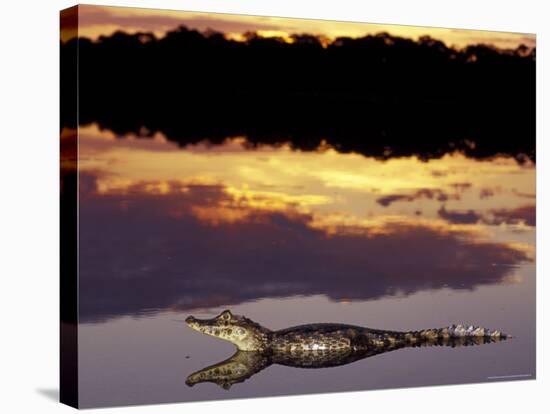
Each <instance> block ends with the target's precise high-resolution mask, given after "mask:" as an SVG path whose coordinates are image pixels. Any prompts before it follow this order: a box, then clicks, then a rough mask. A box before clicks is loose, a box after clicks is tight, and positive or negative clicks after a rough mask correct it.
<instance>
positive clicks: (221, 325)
mask: <svg viewBox="0 0 550 414" xmlns="http://www.w3.org/2000/svg"><path fill="white" fill-rule="evenodd" d="M185 322H186V323H187V325H189V327H191V328H193V329H194V330H196V331H199V332H202V333H203V334H206V335H210V336H213V337H215V338H219V339H223V340H226V341H229V342H231V343H232V344H234V345H235V346H236V347H237V348H238V349H239V350H240V351H263V350H264V349H265V348H266V347H267V345H268V334H269V332H270V331H269V329H266V328H264V327H263V326H261V325H260V324H258V323H256V322H254V321H251V320H250V319H248V318H245V317H244V316H240V315H233V314H232V313H231V311H229V310H225V311H223V312H222V313H220V314H219V315H218V316H216V317H214V318H212V319H197V318H195V317H193V316H189V317H188V318H187V319H186V320H185Z"/></svg>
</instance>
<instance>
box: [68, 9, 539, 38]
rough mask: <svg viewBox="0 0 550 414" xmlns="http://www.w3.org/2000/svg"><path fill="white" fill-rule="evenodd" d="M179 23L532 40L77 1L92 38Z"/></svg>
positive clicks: (83, 32)
mask: <svg viewBox="0 0 550 414" xmlns="http://www.w3.org/2000/svg"><path fill="white" fill-rule="evenodd" d="M179 25H185V26H187V27H188V28H191V29H197V30H199V31H205V30H207V29H212V30H215V31H220V32H223V33H225V34H226V35H227V36H228V37H231V38H234V39H237V40H238V39H240V38H241V35H242V34H243V33H245V32H247V31H254V32H257V33H259V34H261V35H263V36H281V37H288V36H289V35H292V34H295V33H308V34H316V35H321V36H324V37H326V38H329V39H333V38H336V37H339V36H350V37H361V36H364V35H368V34H376V33H380V32H388V33H389V34H391V35H394V36H402V37H408V38H413V39H418V38H419V37H420V36H424V35H429V36H431V37H433V38H436V39H439V40H442V41H443V42H445V44H447V45H448V46H456V47H464V46H466V45H468V44H477V43H485V44H492V45H495V46H497V47H500V48H516V47H517V46H518V45H520V44H524V45H526V46H529V47H534V46H535V38H536V37H535V35H533V34H524V33H507V32H491V31H479V30H460V29H445V28H432V27H419V26H403V25H384V24H368V23H350V22H336V21H328V20H309V19H295V18H280V17H262V16H245V15H232V14H217V13H198V12H184V11H173V10H160V9H140V8H126V7H108V6H90V5H81V6H79V34H80V36H82V37H90V38H93V39H96V38H98V37H99V36H101V35H110V34H112V33H113V32H115V31H117V30H122V31H125V32H128V33H135V32H138V31H147V32H153V33H155V34H156V35H157V36H163V35H164V34H165V33H166V32H167V31H169V30H172V29H174V28H176V27H178V26H179ZM72 36H74V32H69V31H65V32H64V33H63V35H62V37H63V39H62V40H68V39H69V38H70V37H72Z"/></svg>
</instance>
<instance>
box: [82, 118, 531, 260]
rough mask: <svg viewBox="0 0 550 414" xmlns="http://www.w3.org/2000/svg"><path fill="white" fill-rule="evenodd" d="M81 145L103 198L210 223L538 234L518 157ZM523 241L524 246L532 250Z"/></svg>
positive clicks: (98, 136)
mask: <svg viewBox="0 0 550 414" xmlns="http://www.w3.org/2000/svg"><path fill="white" fill-rule="evenodd" d="M79 142H80V157H81V158H80V159H81V161H80V171H81V173H82V174H86V173H89V174H91V175H94V177H95V193H94V194H96V195H95V196H105V197H108V196H109V195H127V196H128V199H129V200H131V199H132V197H133V196H140V195H150V196H156V197H161V198H160V199H159V200H161V201H162V197H166V202H165V204H166V211H167V213H168V214H170V215H171V216H173V217H183V216H185V215H191V216H193V217H195V218H196V219H198V220H200V221H201V222H203V223H204V224H206V225H212V226H219V225H238V224H241V223H246V222H250V221H258V220H262V217H263V216H262V214H273V213H280V214H284V215H285V216H287V217H292V216H293V215H294V216H296V215H300V217H302V218H303V219H304V220H306V222H307V226H308V227H309V228H311V229H313V230H319V231H322V232H324V233H325V234H326V235H327V236H328V237H330V236H331V235H336V234H357V235H370V236H373V235H383V234H391V232H393V231H395V229H396V228H398V227H399V226H401V227H400V228H401V229H402V228H403V226H405V227H407V228H412V227H414V226H421V227H422V228H424V229H430V231H433V232H436V233H438V234H445V233H449V234H454V235H459V236H460V235H462V236H464V237H468V238H469V239H478V238H479V239H493V238H501V239H502V240H503V241H504V240H505V241H506V242H512V241H513V240H508V239H507V238H509V237H510V235H511V234H516V235H518V234H521V233H525V232H527V233H529V232H532V231H533V230H534V227H533V226H532V224H531V223H530V219H531V214H533V219H534V204H533V203H532V202H531V201H530V198H529V197H530V195H531V194H534V193H535V179H534V177H535V168H534V165H533V164H529V163H527V164H523V165H521V164H518V163H517V162H516V161H515V160H513V159H512V158H506V157H497V158H495V159H491V160H475V159H470V158H467V157H466V156H465V155H463V154H460V153H454V154H447V155H445V156H443V157H441V158H440V159H434V160H430V161H428V162H425V161H421V160H419V159H418V158H416V157H404V158H394V159H389V160H386V161H381V160H376V159H374V158H369V157H365V156H364V155H360V154H354V153H349V154H342V153H338V152H337V151H335V150H334V149H332V148H329V147H327V146H326V145H324V146H323V148H322V149H320V150H318V151H308V152H303V151H296V150H293V149H291V148H290V146H289V145H281V146H277V147H270V146H259V147H257V148H255V149H250V148H248V147H247V145H246V140H245V139H244V138H242V137H234V138H230V139H227V140H226V141H225V142H224V143H223V144H221V145H210V144H206V143H204V144H203V143H199V144H194V145H188V146H186V147H185V148H183V149H182V148H178V147H177V146H176V145H175V144H173V143H171V142H169V141H168V140H167V139H166V138H165V137H164V136H163V135H162V134H157V135H155V136H154V137H153V138H137V137H135V136H131V135H130V136H126V137H116V136H115V135H114V134H113V133H111V132H107V131H100V130H99V129H98V128H97V127H96V126H94V125H92V126H88V127H85V128H81V129H80V131H79ZM84 196H85V195H84ZM92 196H94V195H92ZM503 206H505V207H506V209H505V210H502V208H503ZM127 207H128V208H131V203H130V204H129V205H128V206H127ZM514 237H515V236H514ZM514 237H512V239H513V238H514ZM522 243H523V242H519V244H518V245H517V246H516V247H518V248H521V249H524V250H525V249H526V247H525V245H524V244H522ZM520 245H521V246H520Z"/></svg>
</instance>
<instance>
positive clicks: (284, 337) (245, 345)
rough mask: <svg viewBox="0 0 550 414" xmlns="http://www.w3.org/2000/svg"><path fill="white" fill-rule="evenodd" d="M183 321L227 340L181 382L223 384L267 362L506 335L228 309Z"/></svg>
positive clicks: (314, 361)
mask: <svg viewBox="0 0 550 414" xmlns="http://www.w3.org/2000/svg"><path fill="white" fill-rule="evenodd" d="M186 323H187V324H188V325H189V326H190V327H191V328H193V329H195V330H197V331H199V332H202V333H204V334H206V335H210V336H214V337H217V338H220V339H223V340H226V341H229V342H231V343H233V344H234V345H235V346H236V347H237V349H238V351H237V352H236V353H235V354H234V355H233V356H231V357H230V358H228V359H226V360H225V361H222V362H220V363H217V364H214V365H212V366H209V367H206V368H204V369H202V370H200V371H197V372H195V373H193V374H191V375H189V377H188V378H187V381H186V384H187V385H189V386H193V385H195V384H197V383H200V382H213V383H216V384H218V385H220V386H221V387H222V388H225V389H229V388H230V387H231V386H232V385H233V384H236V383H240V382H243V381H245V380H247V379H248V378H250V377H251V376H253V375H254V374H256V373H258V372H260V371H261V370H263V369H265V368H267V367H268V366H270V365H272V364H280V365H286V366H290V367H296V368H329V367H336V366H340V365H346V364H349V363H352V362H355V361H358V360H361V359H365V358H368V357H371V356H374V355H378V354H382V353H385V352H390V351H395V350H397V349H401V348H406V347H425V346H451V347H456V346H471V345H481V344H486V343H491V342H497V341H500V340H505V339H507V338H508V337H509V335H506V334H503V333H501V332H499V331H496V330H489V329H485V328H482V327H475V326H469V327H467V328H466V327H463V326H462V325H451V326H449V327H445V328H436V329H423V330H420V331H404V332H399V331H386V330H380V329H370V328H365V327H360V326H354V325H345V324H334V323H315V324H308V325H300V326H295V327H291V328H286V329H282V330H278V331H271V330H269V329H267V328H265V327H263V326H261V325H260V324H258V323H256V322H254V321H252V320H250V319H248V318H246V317H244V316H240V315H233V314H232V313H231V312H230V311H229V310H226V311H224V312H222V313H221V314H220V315H218V316H216V317H214V318H212V319H206V320H201V319H196V318H194V317H192V316H190V317H188V318H187V319H186Z"/></svg>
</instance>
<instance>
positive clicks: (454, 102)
mask: <svg viewBox="0 0 550 414" xmlns="http://www.w3.org/2000/svg"><path fill="white" fill-rule="evenodd" d="M245 38H246V40H245V41H234V40H229V39H227V38H226V37H225V36H224V35H223V34H221V33H217V32H205V33H200V32H198V31H195V30H189V29H187V28H186V27H183V26H181V27H179V28H178V29H176V30H174V31H171V32H168V33H167V34H166V35H165V36H163V37H161V38H157V37H155V36H154V35H153V34H150V33H138V34H127V33H123V32H117V33H114V34H113V35H111V36H108V37H100V38H99V39H98V40H96V41H92V40H90V39H87V38H79V39H76V38H75V39H72V40H70V41H68V42H66V43H62V45H61V65H62V71H64V72H63V73H64V74H65V77H64V79H63V80H62V88H61V94H62V95H61V98H62V125H63V126H69V127H74V126H75V125H73V124H72V122H71V121H72V120H74V119H76V117H75V116H74V111H75V110H76V105H74V103H75V102H76V101H75V98H74V97H75V96H76V84H77V83H76V82H75V81H74V79H76V71H77V70H78V94H79V118H78V119H79V123H80V124H81V125H84V124H88V123H91V122H97V123H98V124H99V125H100V127H103V128H108V129H111V130H112V131H114V132H115V133H118V134H125V133H130V132H132V133H137V134H138V135H142V136H144V137H145V136H151V135H152V134H153V133H155V132H156V131H160V132H162V133H164V134H165V135H166V136H167V137H168V139H170V140H172V141H175V142H177V143H179V144H180V145H182V146H185V145H187V144H189V143H197V142H199V141H204V140H207V141H209V142H211V143H214V144H216V143H221V142H223V141H224V140H225V139H226V138H227V137H230V136H235V135H243V136H245V137H247V139H248V141H249V143H250V144H251V145H252V146H254V145H259V144H271V145H277V144H281V143H285V142H289V143H291V145H292V146H293V148H296V149H300V150H313V149H316V148H318V147H319V145H320V143H321V142H322V141H326V142H327V143H328V144H329V145H331V146H332V147H334V148H335V149H336V150H338V151H340V152H357V153H362V154H364V155H366V156H372V157H376V158H381V159H386V158H391V157H397V156H410V155H417V156H418V157H420V158H421V159H431V158H435V157H440V156H442V155H444V154H446V153H448V152H452V151H456V150H460V151H463V152H464V153H465V154H467V155H468V156H471V157H476V158H486V157H493V156H496V155H500V154H504V155H509V156H513V157H515V158H516V159H517V160H518V161H520V162H522V161H524V160H526V159H527V158H529V159H531V160H533V161H534V160H535V50H534V49H529V48H527V47H525V46H519V47H518V48H516V49H514V50H502V49H497V48H495V47H492V46H487V45H473V46H468V47H466V48H464V49H460V50H458V49H455V48H450V47H447V46H446V45H445V44H444V43H442V42H440V41H438V40H435V39H433V38H430V37H422V38H420V39H419V40H418V41H414V40H411V39H406V38H400V37H394V36H390V35H388V34H386V33H380V34H377V35H372V36H371V35H369V36H365V37H362V38H347V37H340V38H336V39H334V40H333V41H331V42H329V43H328V44H327V43H323V42H322V40H321V39H320V38H319V37H316V36H312V35H307V34H303V35H294V36H292V40H293V42H292V43H289V42H286V41H285V40H284V39H281V38H264V37H260V36H258V35H256V34H254V33H247V34H246V35H245ZM77 48H78V59H79V64H78V69H76V65H74V63H75V61H74V59H75V56H76V53H75V52H76V50H77ZM73 75H75V76H73Z"/></svg>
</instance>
